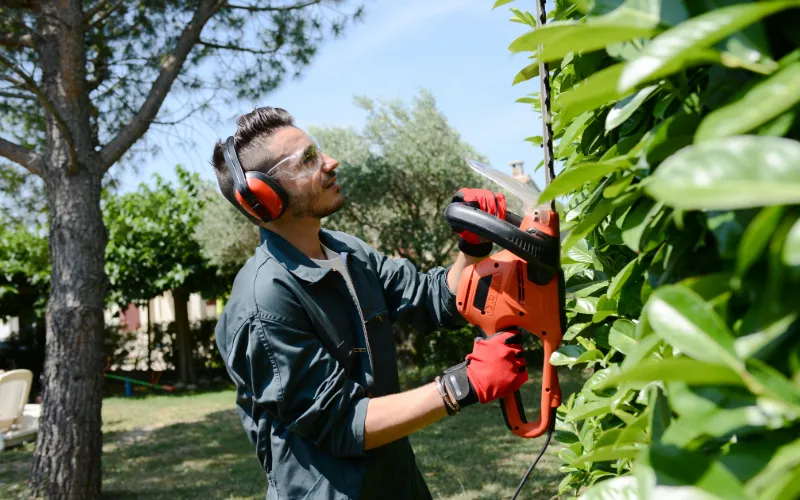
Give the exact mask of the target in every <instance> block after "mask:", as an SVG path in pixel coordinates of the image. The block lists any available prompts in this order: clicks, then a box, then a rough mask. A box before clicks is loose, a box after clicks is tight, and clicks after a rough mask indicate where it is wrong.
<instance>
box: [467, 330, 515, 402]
mask: <svg viewBox="0 0 800 500" xmlns="http://www.w3.org/2000/svg"><path fill="white" fill-rule="evenodd" d="M467 360H468V361H469V363H468V364H467V377H469V381H470V382H471V383H472V386H473V387H474V388H475V393H476V394H477V395H478V400H479V401H480V402H481V404H486V403H489V402H490V401H494V400H495V399H498V398H502V397H503V396H508V395H509V394H511V393H513V392H514V391H517V390H519V388H520V387H521V386H522V384H524V383H525V382H527V381H528V368H527V364H526V363H525V359H524V358H523V357H522V334H521V333H520V332H519V331H518V330H511V331H506V332H500V333H496V334H494V335H492V336H491V337H489V338H488V339H485V340H484V339H480V338H478V339H475V346H474V347H473V348H472V354H468V355H467Z"/></svg>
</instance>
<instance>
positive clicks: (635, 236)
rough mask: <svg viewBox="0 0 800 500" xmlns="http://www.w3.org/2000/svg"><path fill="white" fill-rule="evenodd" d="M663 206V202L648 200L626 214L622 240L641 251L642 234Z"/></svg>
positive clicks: (633, 248) (631, 247) (634, 249)
mask: <svg viewBox="0 0 800 500" xmlns="http://www.w3.org/2000/svg"><path fill="white" fill-rule="evenodd" d="M663 206H664V205H663V204H662V203H655V202H653V201H651V200H646V201H645V202H643V203H641V204H639V205H637V206H636V207H635V208H634V209H632V210H631V211H630V212H629V213H628V214H627V215H626V216H625V220H624V221H623V222H622V241H623V242H624V243H625V245H626V246H627V247H628V248H630V249H631V250H633V251H634V252H637V253H638V252H639V251H640V244H641V241H642V235H643V234H644V232H645V230H646V229H647V227H648V226H649V225H650V223H651V222H652V221H653V219H654V218H655V217H656V215H658V213H659V212H660V211H661V209H662V208H663Z"/></svg>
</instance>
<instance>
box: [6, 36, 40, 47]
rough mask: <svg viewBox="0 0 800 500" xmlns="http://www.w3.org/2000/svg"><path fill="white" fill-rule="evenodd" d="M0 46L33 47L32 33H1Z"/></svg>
mask: <svg viewBox="0 0 800 500" xmlns="http://www.w3.org/2000/svg"><path fill="white" fill-rule="evenodd" d="M0 46H3V47H12V48H19V47H33V37H32V36H31V35H20V34H19V33H0Z"/></svg>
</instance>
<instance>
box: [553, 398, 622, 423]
mask: <svg viewBox="0 0 800 500" xmlns="http://www.w3.org/2000/svg"><path fill="white" fill-rule="evenodd" d="M610 411H611V402H610V401H609V400H608V399H601V400H599V401H592V402H589V403H583V404H581V405H576V406H575V407H573V408H572V410H570V411H569V413H567V416H566V418H565V419H564V420H565V421H566V422H577V421H579V420H584V419H586V418H589V417H594V416H597V415H604V414H606V413H609V412H610Z"/></svg>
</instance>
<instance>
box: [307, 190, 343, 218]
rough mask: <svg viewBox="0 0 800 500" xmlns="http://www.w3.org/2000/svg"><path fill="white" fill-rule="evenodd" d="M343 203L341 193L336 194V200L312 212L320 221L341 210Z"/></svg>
mask: <svg viewBox="0 0 800 500" xmlns="http://www.w3.org/2000/svg"><path fill="white" fill-rule="evenodd" d="M344 201H345V200H344V196H343V195H342V194H341V193H337V195H336V199H334V200H333V201H332V202H331V203H329V204H328V205H326V206H324V207H319V208H318V209H317V210H315V211H314V215H315V216H316V217H319V218H320V219H322V218H325V217H328V216H330V215H333V214H335V213H336V212H338V211H339V210H341V209H342V207H343V206H344Z"/></svg>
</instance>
